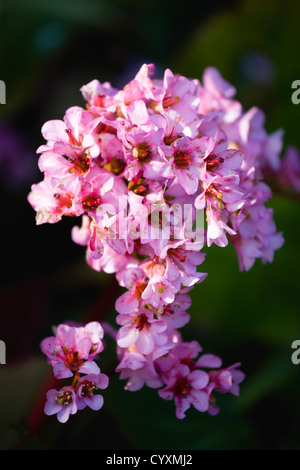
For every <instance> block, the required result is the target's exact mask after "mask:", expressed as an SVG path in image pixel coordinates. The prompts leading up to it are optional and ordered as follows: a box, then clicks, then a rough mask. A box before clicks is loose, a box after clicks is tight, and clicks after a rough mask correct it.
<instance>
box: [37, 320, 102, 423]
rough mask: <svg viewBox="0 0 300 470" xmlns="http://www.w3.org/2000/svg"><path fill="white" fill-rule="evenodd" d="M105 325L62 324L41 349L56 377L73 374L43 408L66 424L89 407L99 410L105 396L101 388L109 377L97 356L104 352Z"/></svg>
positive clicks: (49, 392) (50, 393)
mask: <svg viewBox="0 0 300 470" xmlns="http://www.w3.org/2000/svg"><path fill="white" fill-rule="evenodd" d="M103 334H104V333H103V328H102V326H101V325H100V324H99V323H98V322H90V323H88V324H87V325H85V326H84V327H82V326H80V327H76V326H69V325H65V324H61V325H59V326H58V327H57V330H56V334H55V336H50V337H49V338H45V339H44V340H43V341H42V343H41V349H42V351H43V352H44V353H45V354H46V356H47V357H48V359H49V362H50V363H51V365H52V367H53V373H54V376H55V377H56V378H57V379H66V378H70V377H73V382H72V384H71V385H66V386H64V387H62V388H61V389H60V390H55V389H51V390H49V391H48V392H47V401H46V404H45V408H44V411H45V413H46V414H47V415H53V414H57V419H58V421H60V422H61V423H65V422H66V421H67V420H68V419H69V416H70V414H72V415H73V414H75V413H76V412H77V410H82V409H84V408H85V407H86V406H89V407H90V408H91V409H92V410H100V408H102V406H103V396H102V395H100V389H105V388H107V386H108V381H109V379H108V376H107V375H106V374H103V373H101V371H100V368H99V366H98V365H97V364H96V362H95V360H94V359H95V358H96V357H97V356H98V354H99V353H100V352H101V351H103V343H102V338H103Z"/></svg>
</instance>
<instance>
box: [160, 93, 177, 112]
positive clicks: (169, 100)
mask: <svg viewBox="0 0 300 470" xmlns="http://www.w3.org/2000/svg"><path fill="white" fill-rule="evenodd" d="M178 102H179V97H178V96H172V95H171V93H166V94H165V96H164V99H163V102H162V104H163V108H164V109H169V108H170V107H171V106H172V105H173V104H175V103H178Z"/></svg>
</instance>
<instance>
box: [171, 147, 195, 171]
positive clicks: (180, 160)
mask: <svg viewBox="0 0 300 470" xmlns="http://www.w3.org/2000/svg"><path fill="white" fill-rule="evenodd" d="M192 161H193V157H192V156H191V155H187V154H186V153H185V151H184V150H179V151H178V152H176V153H175V154H174V163H175V166H176V167H177V168H181V169H185V170H188V169H189V166H190V164H191V163H192Z"/></svg>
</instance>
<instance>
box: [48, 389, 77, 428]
mask: <svg viewBox="0 0 300 470" xmlns="http://www.w3.org/2000/svg"><path fill="white" fill-rule="evenodd" d="M44 412H45V414H46V415H48V416H51V415H54V414H57V419H58V421H59V422H60V423H66V422H67V421H68V419H69V417H70V414H71V415H74V414H75V413H77V404H76V399H75V391H74V389H73V387H69V386H66V387H63V388H62V389H60V390H59V391H57V390H54V389H51V390H49V391H48V392H47V401H46V404H45V407H44Z"/></svg>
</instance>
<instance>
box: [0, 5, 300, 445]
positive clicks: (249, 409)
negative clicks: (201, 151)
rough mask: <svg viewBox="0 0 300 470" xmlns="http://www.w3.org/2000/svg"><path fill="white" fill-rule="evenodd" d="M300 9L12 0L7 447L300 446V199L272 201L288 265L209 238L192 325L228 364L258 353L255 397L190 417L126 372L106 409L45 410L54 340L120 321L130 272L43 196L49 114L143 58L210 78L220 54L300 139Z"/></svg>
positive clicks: (4, 385) (4, 310)
mask: <svg viewBox="0 0 300 470" xmlns="http://www.w3.org/2000/svg"><path fill="white" fill-rule="evenodd" d="M299 17H300V3H299V2H298V1H297V0H290V1H289V2H286V1H284V0H273V1H272V2H262V1H260V0H251V1H250V0H243V1H238V0H235V1H227V2H222V1H221V0H220V1H216V0H210V1H199V0H198V1H197V2H196V1H195V2H193V1H189V0H188V1H185V2H179V1H178V0H173V1H172V2H169V1H164V2H162V1H159V0H151V1H149V0H144V1H142V2H141V1H139V0H126V1H125V0H43V1H41V0H9V1H8V0H6V1H5V0H2V1H1V2H0V21H1V30H0V79H1V80H4V82H5V84H6V104H0V185H1V189H0V193H1V196H2V197H1V202H2V208H3V213H2V216H1V237H2V253H3V254H2V259H1V274H2V281H1V288H0V309H1V316H0V339H1V340H3V341H5V343H6V365H0V416H1V419H0V448H1V449H12V450H14V449H45V450H47V449H50V450H73V449H105V450H118V449H119V450H120V449H130V450H134V449H137V450H138V449H152V450H153V449H164V450H167V449H172V450H184V449H189V450H191V449H201V450H202V449H214V450H222V449H236V450H237V449H253V450H254V449H283V450H286V449H299V447H300V445H299V443H300V427H299V420H300V401H299V391H300V365H299V366H297V365H294V364H293V363H292V361H291V354H292V349H291V344H292V342H293V341H294V340H296V339H300V311H299V310H300V309H299V280H300V276H299V233H298V229H299V216H300V203H299V198H298V201H297V200H295V199H294V198H288V197H283V196H279V195H276V194H274V197H273V199H272V201H271V202H270V205H271V206H272V207H274V214H275V215H274V217H275V221H276V225H277V228H278V230H280V231H282V232H283V233H284V237H285V244H284V246H283V248H282V249H281V250H279V251H278V252H276V253H275V259H274V263H273V264H269V265H265V266H263V265H262V264H261V263H260V261H257V262H256V264H255V265H254V267H253V268H252V269H251V270H250V271H249V272H247V273H240V272H239V270H238V264H237V258H236V255H235V252H234V250H233V248H231V247H230V246H229V247H227V248H226V249H221V248H218V247H212V248H209V249H208V250H207V258H206V262H205V265H203V270H205V272H208V274H209V275H208V278H207V279H206V281H205V282H204V283H203V284H201V285H199V286H198V287H197V288H195V289H194V291H193V293H192V299H193V304H192V307H191V309H190V313H191V314H192V320H191V322H190V324H189V325H187V326H186V327H184V328H183V330H182V333H183V336H184V339H186V340H192V339H197V340H198V341H199V342H200V344H201V345H202V346H203V349H204V351H205V352H211V353H215V354H218V355H220V356H221V357H222V358H223V360H224V366H228V365H231V364H232V363H235V362H238V361H240V362H242V369H243V371H244V372H245V373H246V375H247V377H246V380H245V381H244V383H243V384H242V386H241V396H240V397H239V398H236V397H233V396H231V395H225V396H224V397H220V398H219V404H220V406H221V412H220V414H219V415H218V416H215V417H210V416H207V415H202V414H200V413H199V412H196V411H195V410H193V409H191V410H189V411H188V413H187V417H186V419H185V420H183V421H178V420H176V418H175V413H174V404H173V403H168V402H165V401H164V400H162V399H160V398H159V397H158V396H157V394H156V392H155V391H154V390H150V389H146V388H145V389H142V390H141V391H139V392H135V393H133V392H126V391H124V390H123V387H124V382H122V381H120V380H119V379H118V377H117V376H112V378H111V383H110V386H109V388H108V389H107V390H105V391H104V393H103V395H104V400H105V406H104V407H103V409H102V410H101V411H100V412H98V413H97V412H92V411H90V410H88V409H87V410H85V411H83V412H79V413H78V414H77V415H75V416H72V417H71V418H70V420H69V421H68V423H67V424H65V425H62V424H60V423H59V422H58V421H57V419H56V416H52V417H46V416H44V414H43V406H44V402H45V393H46V391H47V390H48V389H49V388H51V387H52V386H55V382H53V379H52V368H51V367H50V366H49V365H48V364H47V362H46V358H45V357H44V356H43V355H42V353H41V352H40V347H39V344H40V341H41V340H42V339H43V338H44V337H45V336H51V334H52V332H51V327H52V325H56V324H58V323H60V322H64V321H66V320H74V321H89V320H92V319H93V320H95V319H96V320H99V321H111V322H114V316H115V313H114V302H115V299H116V298H117V295H118V286H117V285H116V283H115V281H114V279H113V278H112V277H110V276H109V275H105V274H104V275H103V274H99V273H95V272H93V271H92V270H91V269H90V268H88V267H87V266H86V264H85V259H84V258H85V256H84V255H85V252H84V249H83V248H82V247H79V246H77V245H75V244H74V243H73V242H72V241H71V238H70V231H71V228H72V226H73V224H74V221H73V220H70V219H68V218H65V219H63V220H62V221H61V222H60V223H59V224H55V225H49V224H48V225H42V226H39V227H37V226H36V225H35V212H34V211H33V209H32V208H31V206H30V205H29V204H28V202H27V194H28V192H29V191H30V186H31V185H32V184H33V183H37V182H38V181H40V180H41V179H42V175H41V174H40V173H39V170H38V167H37V158H38V157H37V155H36V149H37V147H38V146H39V145H41V144H42V143H43V138H42V136H41V132H40V130H41V127H42V125H43V123H44V122H45V121H47V120H49V119H61V118H62V117H63V115H64V112H65V110H66V109H67V108H68V107H70V106H73V105H79V106H81V105H84V102H83V99H82V97H81V94H80V91H79V89H80V87H81V86H82V85H83V84H86V83H88V82H90V81H91V80H93V79H94V78H97V79H98V80H100V81H101V82H103V81H109V82H111V83H112V85H113V86H115V87H123V86H124V85H125V84H126V83H127V82H128V81H129V80H131V79H132V78H133V77H134V75H135V74H136V73H137V71H138V70H139V68H140V66H141V65H142V64H143V63H154V64H155V65H156V72H157V73H156V74H157V76H160V74H161V73H163V71H164V69H165V68H167V67H169V68H171V70H172V71H173V72H174V73H180V74H182V75H185V76H188V77H190V78H199V79H200V80H201V77H202V73H203V70H204V68H205V67H207V66H215V67H217V68H219V70H220V72H221V73H222V74H223V76H224V78H226V79H227V80H228V81H230V82H231V83H232V84H233V85H234V86H235V87H236V88H237V95H236V97H237V99H239V100H240V101H241V103H242V104H243V106H244V108H245V109H248V108H250V107H251V106H254V105H255V106H258V107H259V108H261V109H262V110H263V111H264V112H265V114H266V129H267V131H268V132H270V133H271V132H273V131H275V130H277V129H279V128H282V129H284V142H285V145H288V144H292V145H295V146H297V147H298V148H300V132H299V131H300V105H299V106H297V105H294V104H293V103H292V101H291V94H292V90H291V84H292V82H293V81H294V80H297V79H300V62H299V50H300V29H299ZM204 266H205V268H204ZM115 365H116V357H115V350H114V344H113V343H112V342H110V340H109V338H108V339H107V348H106V352H105V353H104V354H102V360H101V363H100V366H101V369H102V370H103V371H104V372H108V373H109V372H110V371H113V370H114V367H115Z"/></svg>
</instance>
